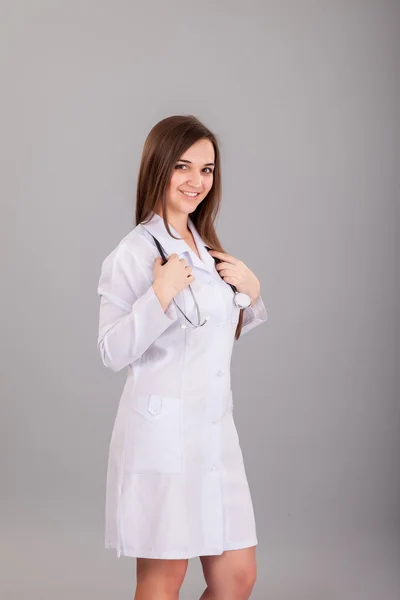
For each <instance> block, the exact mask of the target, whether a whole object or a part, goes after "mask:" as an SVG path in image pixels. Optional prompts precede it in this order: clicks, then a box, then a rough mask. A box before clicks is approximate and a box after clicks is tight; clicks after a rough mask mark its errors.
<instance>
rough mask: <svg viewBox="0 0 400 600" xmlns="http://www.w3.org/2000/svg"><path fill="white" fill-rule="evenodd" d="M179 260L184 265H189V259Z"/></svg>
mask: <svg viewBox="0 0 400 600" xmlns="http://www.w3.org/2000/svg"><path fill="white" fill-rule="evenodd" d="M179 262H180V263H182V264H183V265H187V260H186V258H180V259H179Z"/></svg>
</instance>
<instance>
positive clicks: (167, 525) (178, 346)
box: [98, 213, 267, 559]
mask: <svg viewBox="0 0 400 600" xmlns="http://www.w3.org/2000/svg"><path fill="white" fill-rule="evenodd" d="M188 224H189V227H190V229H191V231H192V233H193V236H194V239H195V241H196V245H197V248H198V250H199V253H200V257H201V259H199V258H198V256H197V255H196V253H195V252H193V250H192V249H191V248H190V246H189V245H188V244H186V242H185V241H183V240H175V239H173V238H172V237H171V236H169V234H168V232H167V230H166V228H165V226H164V222H163V220H162V218H161V217H160V216H159V215H158V214H156V213H153V216H152V218H151V220H150V221H149V222H148V223H147V224H142V223H141V224H139V225H137V226H136V227H134V228H133V229H132V230H131V231H130V232H129V233H128V234H127V235H126V236H125V237H124V238H123V239H122V240H121V241H120V243H119V244H118V246H117V247H116V248H115V249H114V250H113V251H112V252H111V253H110V254H109V256H107V258H106V259H105V260H104V262H103V264H102V268H101V274H100V280H99V286H98V294H99V295H100V296H101V299H100V318H99V335H98V348H99V351H100V354H101V358H102V361H103V362H104V364H105V365H106V366H107V367H109V368H110V369H112V370H113V371H120V370H121V369H123V368H124V367H128V372H127V379H126V382H125V386H124V389H123V391H122V395H121V398H120V402H119V406H118V411H117V415H116V419H115V423H114V428H113V431H112V436H111V441H110V447H109V460H108V467H107V484H106V533H105V546H106V548H115V549H116V550H117V556H118V557H119V556H120V555H121V554H123V555H125V556H132V557H145V558H146V557H147V558H169V559H176V558H192V557H195V556H202V555H207V554H221V553H222V552H223V551H224V550H228V549H235V548H245V547H249V546H253V545H255V544H257V537H256V529H255V520H254V512H253V506H252V501H251V496H250V491H249V487H248V482H247V479H246V474H245V469H244V464H243V457H242V452H241V448H240V445H239V439H238V434H237V430H236V427H235V424H234V419H233V401H232V390H231V378H230V362H231V354H232V347H233V343H234V335H235V330H236V325H237V321H238V318H239V308H237V307H236V306H235V304H234V302H233V291H232V289H231V287H230V286H229V285H228V284H227V283H226V282H225V281H224V280H223V279H222V278H221V277H220V275H219V274H218V271H217V270H216V269H215V262H214V259H213V258H212V256H210V255H209V254H208V252H207V250H206V249H205V248H204V241H203V240H202V239H201V237H200V236H199V234H198V232H197V230H196V228H195V226H194V224H193V222H192V220H191V219H190V218H189V221H188ZM171 231H172V232H173V233H174V235H176V236H179V234H178V233H177V232H176V230H175V229H174V228H173V227H171ZM149 232H151V233H153V235H154V236H155V237H156V238H157V239H158V240H159V242H160V243H161V245H162V247H163V249H164V251H165V252H166V254H167V256H169V255H170V254H172V253H173V252H176V253H177V254H178V255H179V257H180V258H182V257H184V258H186V260H187V261H188V263H189V264H191V266H192V274H193V275H194V276H195V281H194V282H193V284H192V286H191V287H192V290H193V292H194V294H195V296H196V299H197V302H198V304H199V307H200V311H201V317H202V318H204V317H205V316H208V317H209V320H208V322H207V323H206V324H205V325H204V326H203V327H199V328H197V329H185V328H182V327H181V326H182V324H183V323H186V324H187V321H186V320H185V319H184V317H183V315H182V314H181V313H180V312H179V311H178V310H177V308H176V306H175V304H174V303H173V302H171V303H170V304H169V306H168V307H167V309H166V311H165V312H164V311H163V309H162V307H161V305H160V303H159V300H158V298H157V296H156V295H155V293H154V290H153V287H152V282H153V279H154V276H153V267H154V261H155V259H156V257H157V256H159V252H158V250H157V247H156V245H155V243H154V240H153V238H152V237H151V235H150V233H149ZM175 301H176V303H177V304H178V305H179V306H180V307H181V308H182V310H183V311H184V312H185V313H186V314H187V315H188V317H189V318H190V319H191V320H192V321H193V322H197V313H196V309H195V304H194V302H193V298H192V295H191V293H190V290H189V288H185V289H184V290H183V291H182V292H180V293H179V294H177V295H176V296H175ZM266 320H267V313H266V309H265V306H264V304H263V301H262V299H261V297H259V298H258V300H257V301H256V303H255V304H254V306H252V307H248V308H246V309H244V324H243V329H242V335H243V334H245V333H247V332H248V331H250V330H251V329H252V328H254V327H256V326H257V325H259V324H261V323H263V322H264V321H266ZM189 327H190V325H189ZM243 400H246V402H248V403H251V402H253V400H252V399H251V398H246V399H243Z"/></svg>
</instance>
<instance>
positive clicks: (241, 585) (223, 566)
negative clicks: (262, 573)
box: [200, 546, 257, 600]
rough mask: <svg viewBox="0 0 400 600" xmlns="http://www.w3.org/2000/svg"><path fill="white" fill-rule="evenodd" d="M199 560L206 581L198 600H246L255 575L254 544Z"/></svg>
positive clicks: (202, 557) (201, 557)
mask: <svg viewBox="0 0 400 600" xmlns="http://www.w3.org/2000/svg"><path fill="white" fill-rule="evenodd" d="M200 560H201V565H202V568H203V573H204V577H205V580H206V582H207V589H206V590H205V592H204V594H203V595H202V596H201V598H200V600H248V598H249V597H250V594H251V591H252V589H253V587H254V584H255V581H256V577H257V565H256V546H251V547H250V548H243V549H242V550H226V551H225V552H223V553H222V554H220V555H218V556H200Z"/></svg>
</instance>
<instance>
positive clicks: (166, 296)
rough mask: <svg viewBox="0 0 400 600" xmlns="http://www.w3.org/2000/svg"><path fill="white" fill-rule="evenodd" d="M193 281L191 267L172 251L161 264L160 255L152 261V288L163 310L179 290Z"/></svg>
mask: <svg viewBox="0 0 400 600" xmlns="http://www.w3.org/2000/svg"><path fill="white" fill-rule="evenodd" d="M193 281H194V276H193V275H192V267H191V266H189V265H188V264H187V261H186V259H185V258H179V257H178V255H177V254H176V253H175V252H174V253H173V254H171V256H170V257H169V258H168V260H167V262H166V263H165V264H164V265H163V264H162V259H161V256H158V257H157V258H156V260H155V263H154V282H153V289H154V292H155V294H156V296H157V297H158V299H159V301H160V304H161V306H162V307H163V310H165V309H166V308H167V306H168V304H169V303H170V302H171V300H172V298H174V297H175V296H176V295H177V294H178V293H179V292H181V291H182V290H184V289H185V288H186V287H188V285H189V284H191V283H192V282H193Z"/></svg>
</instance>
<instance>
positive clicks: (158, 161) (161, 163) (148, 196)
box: [135, 115, 243, 339]
mask: <svg viewBox="0 0 400 600" xmlns="http://www.w3.org/2000/svg"><path fill="white" fill-rule="evenodd" d="M201 139H207V140H210V142H211V143H212V144H213V146H214V152H215V160H214V163H215V167H214V177H213V185H212V187H211V189H210V191H209V192H208V194H207V196H206V197H205V198H204V200H203V201H202V202H200V204H199V205H198V206H197V208H196V210H194V211H193V212H192V213H191V214H190V218H191V219H192V221H193V223H194V225H195V227H196V229H197V231H198V232H199V235H200V236H201V238H202V239H203V240H204V241H205V243H206V244H207V246H210V248H212V249H213V250H219V251H220V252H226V251H225V249H224V248H223V246H222V244H221V242H220V240H219V238H218V235H217V232H216V231H215V227H214V222H215V219H216V218H217V215H218V212H219V207H220V203H221V195H222V186H221V161H220V151H219V144H218V141H217V137H216V136H215V134H213V133H212V132H211V131H210V130H209V129H208V128H207V127H206V126H205V125H203V123H201V122H200V121H199V120H198V119H197V118H196V117H194V116H193V115H174V116H172V117H167V118H166V119H163V120H162V121H159V122H158V123H156V125H154V127H153V128H152V129H151V131H150V133H149V134H148V136H147V138H146V140H145V143H144V146H143V153H142V159H141V162H140V167H139V174H138V182H137V193H136V223H135V225H137V224H139V223H142V222H145V221H146V220H147V219H149V218H151V215H152V213H153V211H154V210H155V207H156V206H157V205H158V203H159V202H160V203H161V206H162V214H163V219H164V224H165V227H166V229H167V231H168V233H169V234H170V235H171V236H172V237H174V238H175V236H174V235H173V234H172V233H171V230H170V228H169V224H168V222H167V220H166V202H167V189H168V186H169V182H170V179H171V176H172V172H173V169H174V167H175V164H176V162H177V161H178V160H179V159H180V157H181V156H182V154H183V153H184V152H185V151H186V150H187V149H188V148H190V146H192V145H193V144H194V143H195V142H197V141H199V140H201ZM175 239H179V238H175ZM242 323H243V310H241V311H240V313H239V322H238V325H237V327H236V332H235V339H238V338H239V336H240V332H241V329H242Z"/></svg>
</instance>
